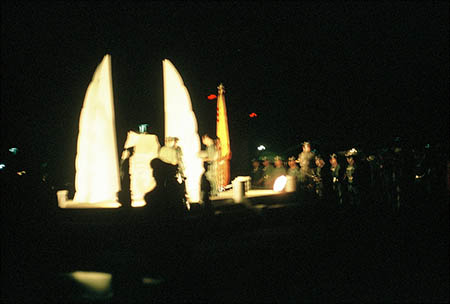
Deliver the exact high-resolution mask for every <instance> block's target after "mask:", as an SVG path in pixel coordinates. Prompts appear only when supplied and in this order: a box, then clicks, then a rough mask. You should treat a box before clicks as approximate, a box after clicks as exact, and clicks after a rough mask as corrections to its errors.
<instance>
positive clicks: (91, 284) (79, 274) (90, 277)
mask: <svg viewBox="0 0 450 304" xmlns="http://www.w3.org/2000/svg"><path fill="white" fill-rule="evenodd" d="M69 276H70V277H72V278H73V279H74V280H75V281H77V282H78V283H80V284H82V285H83V286H84V287H86V288H87V289H89V290H91V291H94V292H96V293H109V292H110V291H111V281H112V275H111V274H110V273H104V272H93V271H92V272H91V271H74V272H72V273H69Z"/></svg>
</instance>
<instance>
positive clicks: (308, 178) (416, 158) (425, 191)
mask: <svg viewBox="0 0 450 304" xmlns="http://www.w3.org/2000/svg"><path fill="white" fill-rule="evenodd" d="M302 150H303V151H302V152H301V153H300V154H299V155H298V156H297V157H295V156H290V157H288V158H287V165H286V161H285V160H284V159H283V158H282V157H281V156H275V157H274V158H273V159H270V158H269V157H261V158H260V159H253V160H252V168H251V172H250V174H249V175H250V177H251V183H252V187H253V188H254V189H255V188H256V189H257V188H263V189H264V188H265V189H272V188H273V186H274V182H275V180H276V179H277V178H278V177H280V176H282V175H285V176H292V177H293V178H295V181H296V190H297V193H298V194H299V196H300V198H301V199H302V200H306V201H323V202H329V203H332V204H336V205H340V206H360V205H363V204H376V205H378V206H383V207H386V208H391V209H392V210H394V211H395V210H399V209H400V208H402V207H405V206H406V205H408V204H411V202H412V201H413V200H414V201H418V200H422V201H423V200H426V199H429V198H431V197H433V196H437V195H439V194H442V191H444V192H445V191H448V189H449V182H448V181H447V179H448V172H447V168H446V161H447V159H446V158H445V155H444V154H443V153H436V151H431V149H430V148H429V146H426V147H425V148H424V149H406V148H402V147H400V145H396V146H393V147H391V148H388V149H382V150H379V151H375V152H373V153H371V154H367V153H363V152H361V151H357V150H356V149H350V150H348V151H343V152H337V153H331V154H327V155H326V156H325V155H321V154H320V153H319V152H318V151H316V150H312V147H311V143H310V142H304V143H303V144H302ZM446 183H447V185H445V184H446ZM446 188H447V189H446Z"/></svg>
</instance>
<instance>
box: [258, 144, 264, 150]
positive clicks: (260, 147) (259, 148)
mask: <svg viewBox="0 0 450 304" xmlns="http://www.w3.org/2000/svg"><path fill="white" fill-rule="evenodd" d="M257 149H258V151H263V150H266V147H264V146H263V145H260V146H259V147H258V148H257Z"/></svg>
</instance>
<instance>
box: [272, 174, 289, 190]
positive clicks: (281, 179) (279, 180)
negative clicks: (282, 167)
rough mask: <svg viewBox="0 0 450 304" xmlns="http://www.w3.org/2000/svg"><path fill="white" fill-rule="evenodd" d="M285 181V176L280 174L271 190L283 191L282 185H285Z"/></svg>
mask: <svg viewBox="0 0 450 304" xmlns="http://www.w3.org/2000/svg"><path fill="white" fill-rule="evenodd" d="M286 183H287V177H286V176H284V175H281V176H280V177H278V178H277V179H276V180H275V183H274V184H273V191H277V192H281V191H283V189H284V187H286Z"/></svg>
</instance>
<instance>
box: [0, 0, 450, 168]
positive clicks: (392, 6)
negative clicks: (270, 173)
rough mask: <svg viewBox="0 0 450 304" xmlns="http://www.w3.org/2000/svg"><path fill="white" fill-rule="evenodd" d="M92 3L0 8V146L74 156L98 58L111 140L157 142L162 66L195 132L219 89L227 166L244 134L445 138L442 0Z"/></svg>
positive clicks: (275, 142)
mask: <svg viewBox="0 0 450 304" xmlns="http://www.w3.org/2000/svg"><path fill="white" fill-rule="evenodd" d="M92 3H95V4H91V3H87V2H78V1H77V2H76V1H70V2H59V3H55V2H40V1H35V2H31V3H26V2H21V1H6V2H3V4H2V111H1V120H2V140H3V145H7V146H11V145H12V146H18V147H24V148H25V149H30V150H32V151H33V152H35V154H37V155H39V157H42V158H48V159H55V162H59V163H61V164H63V163H65V162H66V161H68V162H69V163H71V162H73V160H74V157H75V147H76V134H77V131H78V118H79V113H80V110H81V106H82V103H83V98H84V94H85V92H86V89H87V86H88V84H89V82H90V80H91V77H92V75H93V72H94V70H95V68H96V66H97V65H98V64H99V63H100V61H101V59H102V58H103V56H104V55H105V54H107V53H108V54H111V56H112V70H113V86H114V97H115V109H116V123H117V136H118V145H119V146H121V145H122V144H123V140H124V136H125V134H126V130H127V129H129V128H131V127H136V126H137V124H138V123H140V122H146V123H149V124H150V126H151V127H152V131H153V132H155V133H156V134H158V135H159V137H160V141H161V139H162V136H163V133H162V131H163V121H162V117H163V93H162V92H163V89H162V66H161V61H162V60H163V59H165V58H168V59H170V60H171V61H172V62H173V63H174V65H175V66H176V67H177V69H178V70H179V72H180V73H181V75H182V77H183V79H184V81H185V84H186V86H187V88H188V90H189V92H190V95H191V99H192V102H193V108H194V111H195V112H196V115H197V119H198V121H199V131H200V133H204V132H209V133H214V132H215V103H214V102H210V101H208V100H207V98H206V96H207V95H209V94H211V93H216V92H217V89H216V87H217V85H218V84H219V83H221V82H222V83H223V84H224V85H225V88H226V95H225V96H226V101H227V107H228V114H229V120H230V134H231V144H232V149H233V153H234V155H235V157H234V158H235V159H239V156H236V155H238V154H239V153H241V152H242V153H243V151H244V150H246V148H247V144H248V139H249V137H251V136H254V139H253V140H250V144H253V143H254V144H256V143H264V144H266V145H268V146H269V147H271V148H272V149H274V150H278V151H279V152H283V151H286V149H289V148H290V147H292V146H293V145H298V144H299V143H300V142H301V141H302V140H305V139H309V140H313V141H317V142H320V143H323V144H328V145H329V146H331V147H336V149H338V148H345V147H349V146H352V145H355V144H360V145H363V144H372V145H373V146H377V145H381V144H383V143H384V142H386V141H387V140H389V139H392V138H393V137H394V136H401V137H402V138H407V139H419V140H420V141H426V140H431V141H435V142H436V141H439V140H442V141H445V142H448V116H449V115H448V114H449V112H448V105H447V103H448V101H449V55H448V53H449V39H448V37H449V4H448V3H447V2H446V1H442V2H436V1H429V2H428V1H418V2H413V1H405V2H396V1H388V2H378V1H377V2H339V3H335V2H330V3H328V2H321V1H312V2H299V3H297V2H291V3H283V2H248V3H245V4H242V3H239V2H236V3H234V2H219V3H214V2H210V1H208V2H204V3H191V2H187V3H184V2H167V3H166V2H161V3H158V2H152V1H150V2H148V3H146V2H130V3H127V4H124V3H121V4H120V5H119V4H118V3H115V4H112V3H109V2H97V1H92ZM250 112H256V113H258V114H259V117H258V119H256V120H249V118H248V113H250ZM251 148H253V147H251Z"/></svg>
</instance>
